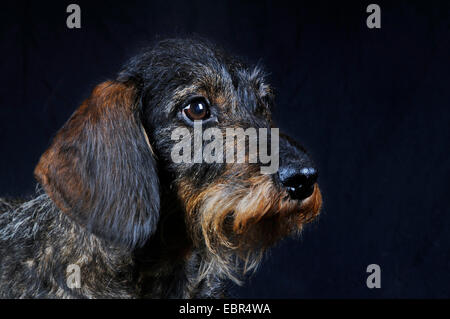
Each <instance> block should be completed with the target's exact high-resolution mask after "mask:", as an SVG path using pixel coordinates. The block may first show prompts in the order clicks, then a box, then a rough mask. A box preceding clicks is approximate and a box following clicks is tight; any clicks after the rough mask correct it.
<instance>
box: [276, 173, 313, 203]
mask: <svg viewBox="0 0 450 319" xmlns="http://www.w3.org/2000/svg"><path fill="white" fill-rule="evenodd" d="M279 177H280V181H281V183H282V184H283V186H284V187H285V188H286V190H287V191H288V193H289V195H290V196H291V197H292V198H293V199H298V200H301V199H305V198H307V197H309V196H311V194H312V193H313V191H314V183H315V182H316V181H317V177H318V173H317V170H316V169H315V168H313V167H303V168H301V169H300V170H296V169H293V168H288V169H284V170H280V172H279Z"/></svg>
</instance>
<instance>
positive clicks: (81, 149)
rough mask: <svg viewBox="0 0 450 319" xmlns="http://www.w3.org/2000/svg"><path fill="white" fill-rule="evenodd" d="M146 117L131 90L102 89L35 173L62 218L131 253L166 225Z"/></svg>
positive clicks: (120, 87) (60, 136) (74, 117)
mask: <svg viewBox="0 0 450 319" xmlns="http://www.w3.org/2000/svg"><path fill="white" fill-rule="evenodd" d="M140 114H141V112H140V109H139V103H138V99H137V97H136V92H135V88H134V87H133V86H132V85H130V86H129V85H126V84H123V83H119V82H104V83H102V84H99V85H98V86H97V87H96V88H95V89H94V90H93V92H92V94H91V96H90V97H89V98H88V99H87V100H86V101H85V102H84V103H83V104H82V105H81V106H80V108H79V109H78V110H77V111H75V113H74V114H73V115H72V116H71V118H70V119H69V120H68V121H67V123H66V124H65V125H64V126H63V127H62V128H61V130H60V131H59V132H58V133H57V134H56V136H55V138H54V140H53V143H52V145H51V146H50V148H49V149H48V150H47V151H46V152H45V153H44V154H43V155H42V157H41V159H40V161H39V163H38V165H37V167H36V169H35V176H36V178H37V180H38V181H39V183H40V184H41V185H42V186H43V187H44V189H45V191H46V193H47V194H48V195H49V196H50V198H51V199H52V200H53V202H54V203H55V204H56V205H57V206H58V207H59V208H60V209H61V210H62V211H63V212H65V213H67V214H68V215H69V216H70V217H72V218H73V219H74V220H75V221H77V222H78V223H80V224H82V225H83V226H85V227H86V228H87V229H88V230H90V231H92V232H93V233H94V234H96V235H98V236H100V237H102V238H105V239H108V240H114V241H117V242H120V243H122V244H126V245H128V246H130V247H136V246H140V245H143V244H144V243H145V241H146V240H147V239H148V238H149V237H150V235H151V234H152V233H153V232H154V231H155V229H156V227H157V222H158V219H159V205H160V201H159V186H158V177H157V173H156V165H155V158H154V154H153V151H152V149H151V146H150V143H149V141H148V137H147V135H146V133H145V130H144V128H143V126H142V122H141V119H140V116H141V115H140Z"/></svg>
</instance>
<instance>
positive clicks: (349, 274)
mask: <svg viewBox="0 0 450 319" xmlns="http://www.w3.org/2000/svg"><path fill="white" fill-rule="evenodd" d="M72 2H74V1H72ZM70 3H71V2H70V1H58V2H56V1H55V2H54V3H52V2H47V3H46V2H42V1H39V2H38V1H36V2H31V1H26V2H25V1H23V2H20V1H16V2H15V4H11V3H10V4H4V3H2V7H1V8H0V14H1V20H0V23H1V29H0V32H1V33H0V34H1V40H0V45H1V50H0V54H1V59H0V71H1V75H0V77H1V85H0V93H1V94H0V143H1V156H0V194H2V195H24V194H31V193H32V192H33V189H34V185H35V181H34V180H33V177H32V176H33V175H32V171H33V169H34V165H35V164H36V163H37V161H38V159H39V156H40V155H41V154H42V152H43V151H44V150H45V149H46V147H47V146H48V145H49V141H50V139H51V137H52V136H53V135H54V134H55V132H56V131H57V129H58V128H60V127H61V126H62V124H63V123H64V122H65V121H66V120H67V119H68V117H69V116H70V114H71V113H72V112H73V111H74V110H75V109H76V107H77V106H78V105H79V103H80V102H81V101H82V100H83V98H85V97H87V95H88V94H89V92H90V90H91V89H92V87H93V86H94V85H95V84H96V83H99V82H101V81H103V80H105V79H108V78H112V77H114V75H115V73H116V72H117V71H118V70H119V68H120V66H121V64H122V63H123V62H124V61H125V60H126V59H127V58H128V57H130V56H132V55H133V54H134V53H136V52H137V50H138V49H139V48H140V47H142V46H144V45H145V44H147V43H148V42H149V41H152V40H155V39H157V38H165V37H167V36H186V35H192V34H194V33H195V34H198V35H201V36H205V37H207V38H209V39H211V40H213V41H215V42H217V43H220V44H221V45H223V46H224V47H226V48H228V49H229V50H230V51H231V52H233V53H235V54H237V55H240V56H245V57H247V58H249V59H250V60H251V61H254V62H258V61H261V62H262V63H263V64H264V65H265V66H266V68H267V70H269V71H270V79H271V82H272V84H273V85H274V87H275V88H276V90H277V111H276V113H275V118H276V120H277V123H278V126H279V127H280V128H281V129H282V130H284V131H285V132H287V133H289V134H291V135H292V136H293V137H295V138H296V139H297V140H299V141H300V142H301V143H302V144H304V145H305V146H306V148H307V149H308V150H309V151H310V153H311V154H312V156H313V158H314V159H315V162H316V164H317V166H318V167H319V169H320V179H319V181H320V185H321V189H322V192H323V196H324V209H323V212H322V214H321V216H320V218H319V220H318V221H317V222H315V223H314V224H312V225H310V226H309V227H307V229H306V230H305V232H304V233H303V235H302V238H301V239H300V240H297V241H295V240H285V241H284V242H282V243H281V244H280V245H279V246H278V247H277V248H276V249H274V250H273V251H272V253H271V254H270V256H269V258H267V260H266V261H265V263H263V265H262V266H261V267H260V269H259V271H258V272H257V273H256V275H254V276H253V277H252V278H250V279H249V280H247V283H246V285H245V286H244V287H242V288H239V287H235V288H234V289H233V291H234V296H236V297H257V298H271V297H282V298H408V297H413V298H425V297H450V234H449V232H448V230H449V228H450V227H449V226H450V216H449V208H448V206H449V200H448V198H449V196H450V191H449V187H448V184H449V183H448V181H449V178H450V165H449V161H450V160H449V158H448V150H449V149H450V148H449V146H450V143H449V138H450V130H449V128H448V125H449V120H450V112H449V110H448V108H449V107H450V98H449V97H450V96H449V95H450V94H449V90H450V87H449V78H450V75H449V74H450V68H449V66H450V62H449V59H450V45H449V43H450V31H449V30H450V19H449V16H450V6H449V4H448V2H437V1H423V2H412V1H389V2H387V1H386V2H384V1H383V2H382V1H377V2H376V3H377V4H379V5H380V6H381V14H382V18H381V19H382V22H381V23H382V28H381V29H368V28H367V26H366V18H367V16H368V15H369V14H368V13H366V7H367V5H368V4H370V3H371V2H367V1H359V2H349V1H330V2H323V1H311V2H295V3H291V4H289V3H281V2H280V1H242V2H220V3H219V2H217V3H216V2H214V1H204V2H203V1H175V2H174V1H168V0H164V1H152V2H150V1H149V2H144V1H142V2H138V1H121V2H117V3H115V2H100V1H95V3H94V2H93V1H91V2H88V1H77V2H76V3H78V4H79V5H80V6H81V18H82V22H81V23H82V28H81V29H72V30H70V29H68V28H67V27H66V18H67V16H68V14H67V13H66V7H67V5H68V4H70ZM372 263H376V264H379V265H380V266H381V271H382V287H381V289H372V290H370V289H368V288H367V287H366V278H367V275H368V274H367V273H366V267H367V265H369V264H372Z"/></svg>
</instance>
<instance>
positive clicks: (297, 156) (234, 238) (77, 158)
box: [35, 40, 321, 258]
mask: <svg viewBox="0 0 450 319" xmlns="http://www.w3.org/2000/svg"><path fill="white" fill-rule="evenodd" d="M272 104H273V94H272V90H271V88H270V86H269V85H268V84H267V83H266V80H265V77H264V74H263V72H262V71H261V69H260V68H259V67H253V68H250V67H248V66H246V65H245V64H244V63H241V62H240V61H238V60H236V59H234V58H231V57H229V56H228V55H226V54H224V53H223V52H222V51H220V50H218V49H216V48H214V47H213V46H211V45H209V44H207V43H205V42H204V41H197V40H166V41H162V42H159V43H158V44H156V45H155V46H154V47H152V48H151V49H149V50H146V51H145V52H144V53H142V54H141V55H139V56H137V57H135V58H133V59H132V60H130V62H129V63H128V64H127V65H125V67H124V69H123V70H122V71H121V72H120V73H119V76H118V77H117V79H116V80H114V81H110V82H105V83H102V84H100V85H98V86H97V87H96V88H95V89H94V90H93V92H92V94H91V96H90V97H89V98H88V99H87V100H86V101H85V102H84V103H83V104H82V106H81V107H80V108H79V109H78V110H77V111H76V112H75V113H74V114H73V115H72V117H71V118H70V119H69V121H68V122H67V123H66V124H65V125H64V127H63V128H62V129H61V130H60V131H59V132H58V133H57V135H56V137H55V139H54V141H53V144H52V146H51V147H50V148H49V149H48V150H47V151H46V152H45V153H44V155H43V156H42V158H41V160H40V162H39V164H38V166H37V168H36V171H35V173H36V176H37V179H38V180H39V182H40V183H41V184H42V185H43V187H44V189H45V190H46V192H47V194H48V195H49V196H50V197H51V198H52V200H53V201H54V202H55V203H56V204H57V205H58V207H59V208H60V209H61V210H62V211H64V212H66V213H67V214H69V215H70V216H71V217H72V218H74V219H75V220H76V221H77V222H79V223H81V224H83V225H85V226H87V227H88V229H90V230H91V231H92V232H94V233H95V234H97V235H99V236H102V237H105V238H108V239H111V240H116V241H119V242H121V243H124V244H127V245H129V246H131V247H136V246H139V245H142V244H144V243H145V242H146V241H148V239H149V238H150V236H151V235H152V233H154V231H155V229H156V227H157V224H158V220H159V216H160V214H162V213H163V212H160V210H161V208H160V200H161V198H164V197H165V196H169V194H170V195H172V196H173V195H174V194H175V195H176V197H177V198H178V199H179V202H180V203H181V205H180V207H179V208H180V213H182V214H184V216H185V217H184V218H185V221H186V227H187V229H188V234H190V237H191V238H190V239H191V240H192V242H193V244H194V245H195V246H196V247H198V248H205V250H207V251H209V252H211V253H212V254H213V255H215V256H220V257H221V258H226V256H228V255H231V254H234V255H239V256H241V257H244V258H248V257H249V253H250V254H253V253H254V252H257V251H258V252H259V251H262V250H263V249H264V248H266V247H268V246H270V245H271V244H273V243H274V242H275V241H276V240H278V239H280V238H281V237H283V236H286V235H289V234H291V233H293V232H295V231H296V230H299V229H300V228H301V226H302V225H303V224H304V223H306V222H308V221H310V220H311V219H312V218H313V217H314V216H316V215H317V214H318V213H319V210H320V206H321V195H320V191H319V188H318V186H317V184H316V178H317V172H316V169H315V168H314V166H313V164H312V162H311V160H310V159H309V157H308V155H307V154H306V152H305V150H304V149H303V148H302V147H301V146H299V145H298V144H297V143H296V142H295V141H293V140H292V139H290V138H289V137H287V136H285V135H280V136H279V135H278V131H277V130H274V129H273V123H272V119H271V108H272ZM196 129H200V130H201V131H202V132H203V133H204V134H203V135H200V138H199V139H197V140H195V139H196V138H197V137H196V136H198V135H196V133H195V130H196ZM208 129H210V130H208ZM227 129H243V130H245V132H246V133H252V132H253V133H256V138H257V139H259V140H258V142H257V143H256V144H254V145H257V148H256V149H253V150H252V149H251V146H250V145H251V144H250V143H248V146H247V143H244V147H243V148H242V147H241V148H240V145H242V144H239V137H238V138H236V139H234V138H233V139H232V140H231V142H230V139H229V138H228V136H227ZM235 132H237V133H238V135H239V132H238V131H235ZM264 134H265V136H262V135H264ZM278 137H279V138H278ZM252 138H253V137H249V136H247V140H248V141H249V142H250V140H251V139H252ZM247 140H246V139H245V137H244V142H245V141H247ZM213 141H214V143H213ZM264 141H268V143H266V144H265V147H266V148H268V150H267V149H266V150H264V151H265V152H264V154H265V157H264V156H262V155H264V154H262V153H261V152H262V150H263V148H264V147H263V146H264V145H263V144H261V142H264ZM181 142H184V144H183V143H181ZM180 143H181V144H182V145H183V146H184V147H185V148H184V149H183V147H181V148H180ZM274 146H276V147H274ZM213 149H214V150H213ZM222 150H224V151H223V154H222ZM180 151H182V152H180ZM198 151H200V153H198ZM234 151H235V155H236V156H234V155H233V156H232V157H228V156H229V154H233V152H234ZM240 151H243V153H239V152H240ZM183 152H184V153H183ZM269 153H270V155H269ZM199 154H200V155H199ZM205 154H209V155H210V157H208V156H206V155H205ZM239 154H244V157H243V160H242V158H241V160H240V159H239V156H238V155H239ZM278 155H279V157H278ZM267 156H269V157H270V158H271V159H272V160H273V161H275V162H276V163H275V164H274V165H273V167H272V168H275V170H273V171H271V172H269V173H267V172H264V170H263V169H262V168H267V167H268V166H269V165H272V164H273V163H271V164H268V163H267V160H265V159H267ZM180 159H181V160H180Z"/></svg>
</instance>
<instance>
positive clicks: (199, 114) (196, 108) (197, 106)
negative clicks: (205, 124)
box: [182, 98, 209, 121]
mask: <svg viewBox="0 0 450 319" xmlns="http://www.w3.org/2000/svg"><path fill="white" fill-rule="evenodd" d="M182 112H183V114H184V115H186V116H187V117H188V118H189V119H190V120H191V121H199V120H205V119H207V118H208V117H209V108H208V103H207V102H206V101H205V99H204V98H195V99H193V100H191V101H190V102H189V104H187V105H186V106H185V107H184V108H183V111H182Z"/></svg>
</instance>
